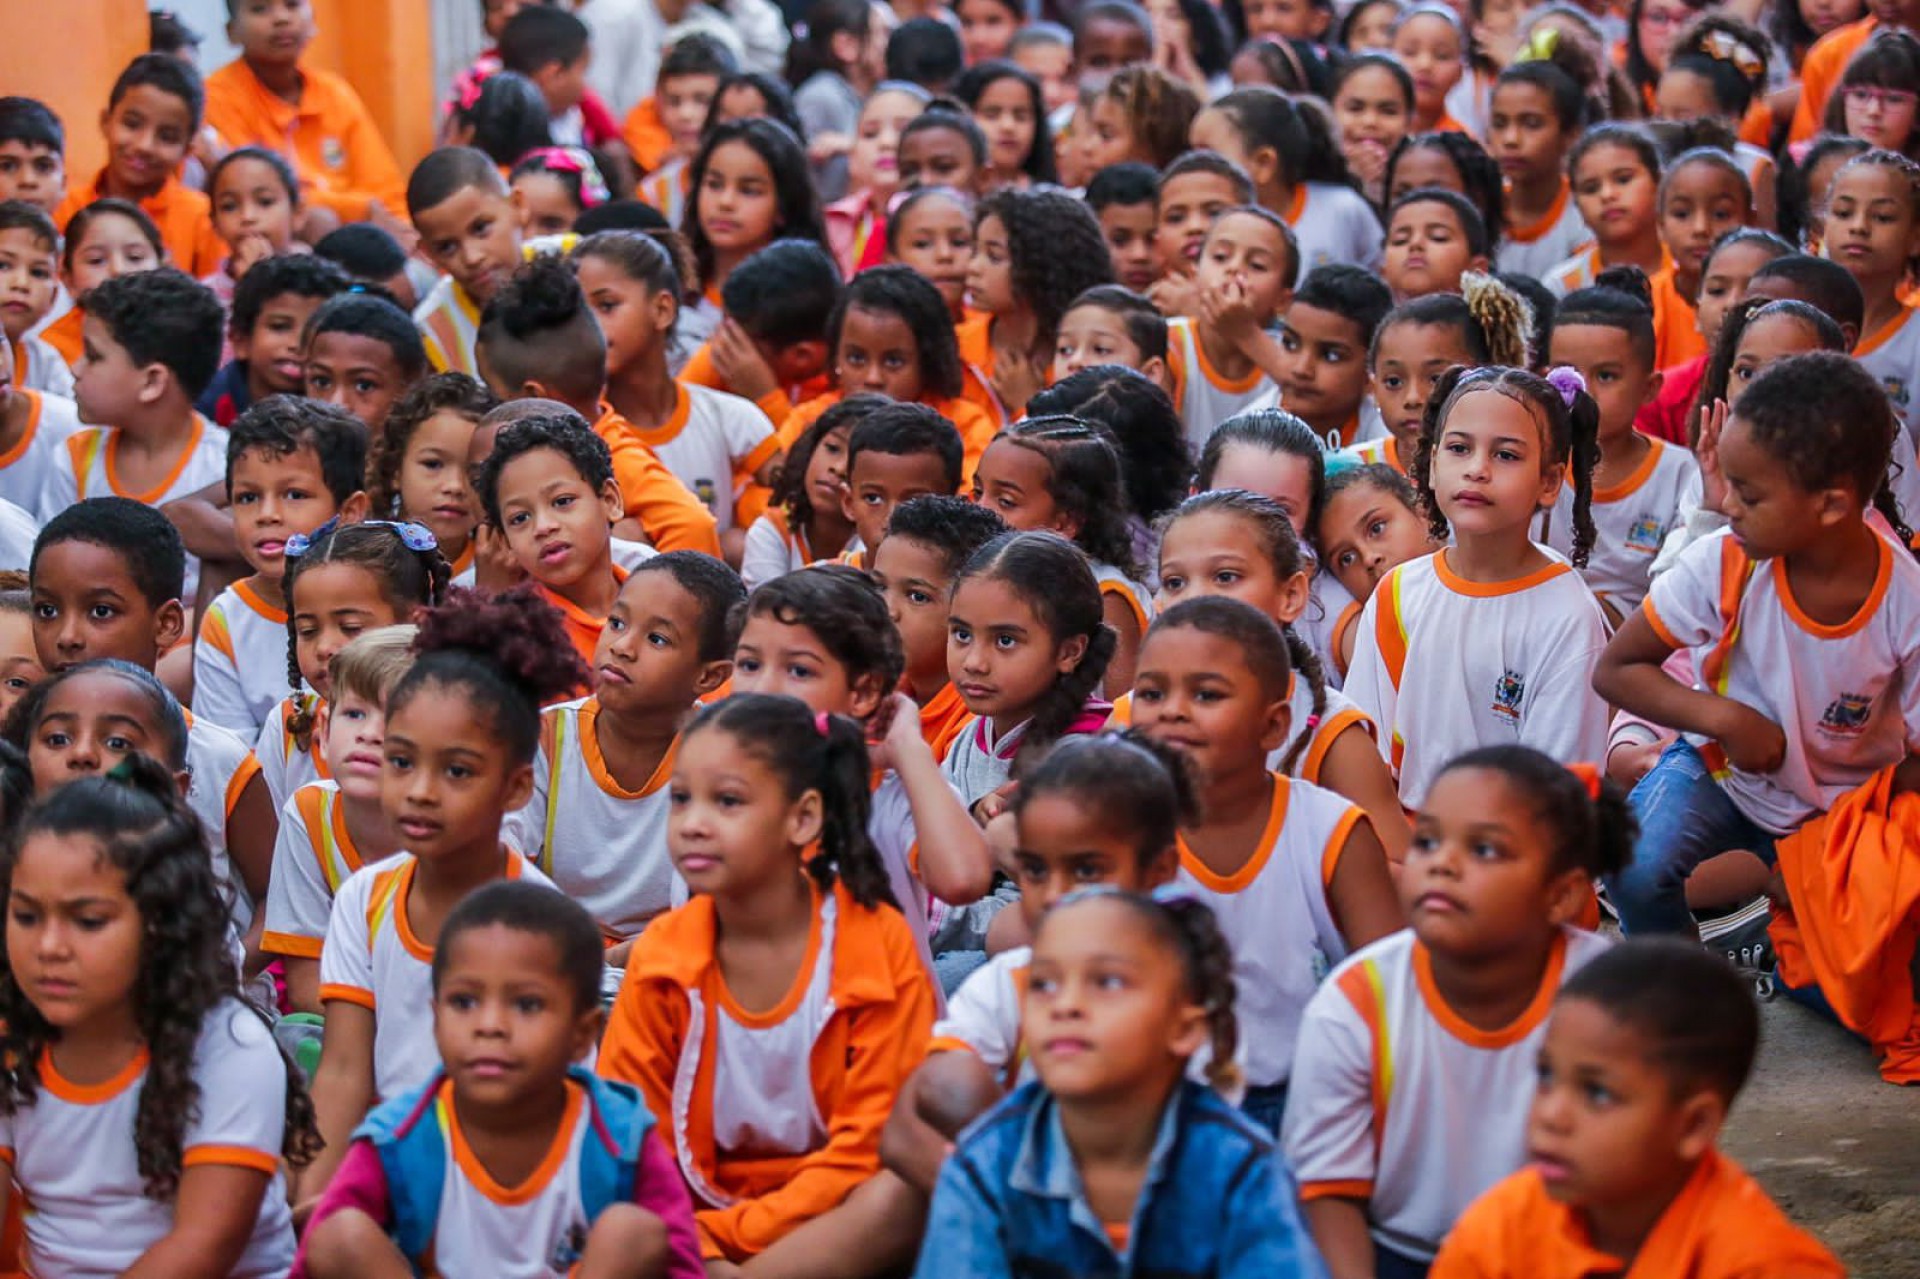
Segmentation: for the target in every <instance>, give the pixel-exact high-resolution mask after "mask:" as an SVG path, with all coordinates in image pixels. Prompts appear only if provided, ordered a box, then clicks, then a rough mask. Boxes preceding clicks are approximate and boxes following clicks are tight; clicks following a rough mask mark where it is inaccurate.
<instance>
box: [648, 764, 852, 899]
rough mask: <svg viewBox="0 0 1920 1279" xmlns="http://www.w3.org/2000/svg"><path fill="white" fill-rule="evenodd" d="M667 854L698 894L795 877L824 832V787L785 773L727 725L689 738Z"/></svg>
mask: <svg viewBox="0 0 1920 1279" xmlns="http://www.w3.org/2000/svg"><path fill="white" fill-rule="evenodd" d="M669 793H670V794H671V796H672V809H671V812H670V815H669V816H668V818H667V854H668V856H670V857H672V859H673V868H674V869H675V870H676V871H679V872H680V877H681V878H682V879H684V880H686V881H687V887H688V889H689V890H691V891H692V892H694V893H697V894H704V895H706V896H709V897H720V898H728V897H736V896H746V895H750V894H754V893H757V892H760V891H762V890H764V889H766V888H767V887H769V886H771V885H773V884H775V883H779V882H781V881H790V880H791V877H792V876H793V874H794V872H795V871H796V870H797V869H798V867H799V863H798V859H797V858H796V857H795V855H794V852H795V850H796V849H797V848H801V847H804V846H806V845H807V844H809V843H811V842H812V841H813V840H814V839H815V838H817V837H818V835H819V833H820V815H819V813H820V808H819V802H818V801H819V795H818V792H815V791H808V792H806V794H804V795H801V796H797V797H796V796H791V795H789V794H788V793H787V782H786V779H785V778H784V777H782V776H781V775H780V774H779V773H777V772H776V771H774V770H773V769H772V768H769V767H768V766H767V764H766V763H765V762H764V761H763V760H762V759H761V758H760V757H759V755H757V754H756V753H754V752H753V751H750V750H746V749H744V748H743V745H742V743H741V742H740V741H739V740H738V739H736V738H735V737H734V735H733V734H732V733H730V732H728V731H727V730H725V729H720V728H708V729H702V730H700V731H699V732H695V733H692V734H690V735H688V736H687V737H686V738H684V739H682V741H681V743H680V749H679V751H678V752H677V753H676V754H675V755H674V759H673V783H672V788H671V790H670V792H669Z"/></svg>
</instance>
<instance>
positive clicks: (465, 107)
mask: <svg viewBox="0 0 1920 1279" xmlns="http://www.w3.org/2000/svg"><path fill="white" fill-rule="evenodd" d="M486 83H487V77H486V76H484V75H475V74H474V73H473V72H472V71H470V70H469V71H467V72H466V73H464V74H463V75H462V76H461V77H460V80H459V82H458V84H457V88H458V89H459V93H460V96H459V97H458V98H457V99H456V102H457V103H458V106H459V109H460V110H462V111H471V110H473V106H474V104H475V103H476V102H478V101H480V90H481V89H483V88H485V87H486Z"/></svg>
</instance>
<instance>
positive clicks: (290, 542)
mask: <svg viewBox="0 0 1920 1279" xmlns="http://www.w3.org/2000/svg"><path fill="white" fill-rule="evenodd" d="M360 526H361V527H362V528H390V529H392V530H393V531H394V532H395V533H397V534H398V535H399V537H400V541H401V544H402V545H404V546H405V547H406V548H407V549H408V550H409V551H437V550H439V549H440V540H439V539H438V538H436V537H435V536H434V535H433V530H431V529H429V528H428V527H427V526H426V525H424V524H416V523H414V522H413V521H412V520H361V521H360ZM343 527H346V528H351V527H352V525H342V524H341V523H340V517H339V516H337V515H336V516H334V517H333V518H332V519H330V520H328V521H327V522H326V523H325V524H322V525H321V526H320V527H319V528H317V529H315V530H313V532H311V533H295V534H294V535H293V536H292V537H290V538H288V539H287V546H286V557H287V558H288V559H290V560H297V559H299V558H300V557H301V556H302V555H305V554H306V553H307V552H308V551H310V550H312V549H313V546H314V543H316V542H318V541H319V540H320V539H321V538H323V537H326V536H327V535H329V534H331V533H335V532H338V531H339V530H340V529H341V528H343Z"/></svg>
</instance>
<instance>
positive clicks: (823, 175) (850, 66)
mask: <svg viewBox="0 0 1920 1279" xmlns="http://www.w3.org/2000/svg"><path fill="white" fill-rule="evenodd" d="M891 28H892V23H891V22H889V21H888V18H887V15H886V14H885V13H884V12H882V11H881V10H880V9H879V8H878V7H877V6H875V5H874V4H872V3H870V0H816V3H814V4H811V5H809V6H808V7H807V11H806V28H805V34H804V36H802V37H800V38H797V39H796V40H795V42H794V44H793V47H792V50H791V57H790V59H789V66H788V70H789V71H790V72H791V75H790V77H789V78H790V79H791V80H792V82H793V84H794V85H795V86H796V88H795V89H794V91H793V105H794V107H795V109H796V110H797V111H798V112H799V118H800V121H801V123H802V124H803V125H805V127H806V133H805V136H806V137H807V138H808V139H809V149H810V151H811V152H812V153H813V155H814V157H815V158H814V162H813V169H814V176H815V178H816V179H817V180H818V183H819V187H820V193H821V195H822V197H823V198H825V199H828V200H838V199H840V198H841V197H842V196H844V195H846V194H847V150H848V148H849V147H851V146H852V145H853V137H854V133H855V131H856V130H857V129H858V128H859V123H860V112H861V103H862V102H863V101H864V100H865V99H867V98H869V97H871V96H872V94H873V91H874V89H875V87H876V86H878V84H879V83H880V80H881V78H882V77H883V76H884V75H885V74H886V65H885V58H886V51H887V34H888V32H889V31H890V30H891Z"/></svg>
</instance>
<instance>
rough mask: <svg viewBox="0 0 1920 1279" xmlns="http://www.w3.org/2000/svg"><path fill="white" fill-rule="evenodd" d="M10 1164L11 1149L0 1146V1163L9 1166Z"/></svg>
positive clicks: (11, 1160)
mask: <svg viewBox="0 0 1920 1279" xmlns="http://www.w3.org/2000/svg"><path fill="white" fill-rule="evenodd" d="M12 1162H13V1147H12V1146H0V1163H4V1164H10V1163H12Z"/></svg>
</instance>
